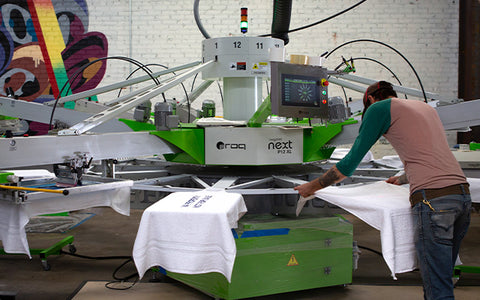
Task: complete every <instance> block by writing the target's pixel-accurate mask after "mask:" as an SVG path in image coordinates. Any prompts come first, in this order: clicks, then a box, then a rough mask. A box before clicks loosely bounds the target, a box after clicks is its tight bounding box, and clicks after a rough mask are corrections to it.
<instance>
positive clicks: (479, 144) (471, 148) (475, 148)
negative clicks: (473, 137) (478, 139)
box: [470, 142, 480, 151]
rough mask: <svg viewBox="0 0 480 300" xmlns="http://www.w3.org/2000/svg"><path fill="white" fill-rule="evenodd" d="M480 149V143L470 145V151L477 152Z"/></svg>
mask: <svg viewBox="0 0 480 300" xmlns="http://www.w3.org/2000/svg"><path fill="white" fill-rule="evenodd" d="M479 149H480V143H474V142H471V143H470V150H472V151H476V150H479Z"/></svg>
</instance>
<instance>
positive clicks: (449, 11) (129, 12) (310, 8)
mask: <svg viewBox="0 0 480 300" xmlns="http://www.w3.org/2000/svg"><path fill="white" fill-rule="evenodd" d="M87 2H88V8H89V16H90V18H89V22H90V25H89V28H88V30H89V31H100V32H102V33H104V34H105V35H106V36H107V38H108V42H109V55H110V56H113V55H123V56H128V57H131V58H134V59H137V60H139V61H141V62H142V63H144V64H147V63H156V64H163V65H166V66H168V67H173V66H178V65H182V64H186V63H189V62H193V61H197V60H200V58H201V41H202V40H203V38H204V37H203V36H202V34H201V33H200V31H199V30H198V28H197V26H196V24H195V20H194V16H193V3H194V1H193V0H176V1H166V0H143V1H139V0H130V1H129V0H108V1H107V0H95V1H94V0H88V1H87ZM357 2H358V1H354V0H322V1H307V0H294V1H293V9H292V20H291V24H290V29H293V28H297V27H300V26H303V25H306V24H310V23H313V22H316V21H318V20H321V19H323V18H326V17H328V16H330V15H332V14H335V13H337V12H339V11H341V10H343V9H345V8H347V7H350V6H352V5H354V4H355V3H357ZM241 7H248V12H249V32H248V35H252V36H255V35H260V34H264V33H269V32H270V28H271V20H272V13H273V12H272V9H273V1H258V0H256V1H253V0H244V1H239V0H229V1H226V0H222V1H220V0H203V1H200V6H199V11H200V17H201V20H202V23H203V25H204V27H205V29H206V30H207V32H208V33H209V34H210V36H211V37H222V36H228V35H238V34H240V30H239V23H240V8H241ZM130 8H131V9H130ZM458 21H459V1H458V0H453V1H452V0H442V1H438V0H385V1H383V0H368V1H366V2H364V3H363V4H361V5H360V6H358V7H357V8H355V9H354V10H351V11H349V12H348V13H346V14H343V15H341V16H339V17H337V18H335V19H332V20H330V21H328V22H325V23H322V24H320V25H317V26H315V27H313V28H310V29H306V30H303V31H299V32H295V33H291V34H290V35H289V37H290V43H289V44H288V45H287V46H286V51H287V54H308V55H319V54H321V53H323V52H325V51H330V50H332V49H334V48H335V47H336V46H338V45H340V44H342V43H344V42H347V41H351V40H354V39H375V40H379V41H381V42H384V43H387V44H389V45H391V46H392V47H394V48H396V49H397V50H398V51H400V52H401V53H402V54H403V55H404V56H406V57H407V58H408V60H409V61H410V62H411V63H412V64H413V66H414V67H415V69H416V71H417V73H418V74H419V76H420V78H421V80H422V82H423V85H424V87H425V89H426V90H427V91H430V92H434V93H440V94H444V95H448V96H451V97H455V96H456V95H457V76H458V71H457V70H458ZM130 47H131V48H130ZM342 55H343V56H344V57H346V58H350V57H352V56H353V57H369V58H373V59H376V60H379V61H381V62H382V63H383V64H385V65H387V66H388V67H389V68H390V69H392V71H393V72H395V73H396V74H397V76H398V77H399V78H400V80H401V81H402V83H403V85H404V86H408V87H413V88H417V89H419V88H420V86H419V84H418V82H417V79H416V78H415V76H414V74H413V72H412V70H411V69H410V67H409V66H408V65H407V63H406V62H405V61H404V60H403V59H402V58H401V57H400V56H399V55H398V54H396V53H395V52H394V51H392V50H390V49H388V48H386V47H383V46H380V45H378V44H374V43H355V44H351V45H348V46H345V47H343V48H342V49H341V50H338V51H336V52H335V53H333V54H332V55H331V56H330V57H329V59H328V60H327V62H326V64H325V66H327V67H328V68H330V69H333V68H335V67H336V66H337V65H338V64H340V63H341V56H342ZM355 66H356V68H357V72H356V75H359V76H365V77H369V78H372V79H377V80H388V81H391V82H393V83H395V80H394V79H393V78H392V76H391V75H390V73H389V72H388V71H386V70H385V69H384V68H383V67H381V66H380V65H378V64H375V63H372V62H368V61H360V60H359V61H357V62H356V63H355ZM131 68H133V69H135V67H131V66H129V65H128V64H127V63H125V62H120V61H112V62H110V63H109V65H108V69H107V74H106V76H105V78H104V80H103V81H102V83H101V85H105V84H109V83H112V82H116V81H120V80H123V79H124V78H125V77H126V76H128V74H129V73H130V71H131V70H132V69H131ZM152 69H153V70H155V71H157V70H161V68H159V67H152ZM137 74H140V72H138V73H137ZM190 84H191V81H190V82H187V84H186V87H187V89H190ZM196 84H198V82H197V83H196ZM112 95H113V94H112V93H110V94H105V95H103V96H100V97H99V99H100V101H106V100H110V99H111V98H112V97H113V96H112ZM166 95H167V97H169V98H171V97H176V98H177V99H178V98H182V97H183V90H181V89H180V88H174V89H172V90H170V91H168V92H167V93H166ZM329 95H330V96H332V95H341V96H343V92H341V91H340V90H339V89H338V88H334V87H332V88H331V89H330V93H329ZM348 96H349V97H353V98H359V97H361V95H360V94H358V93H355V92H348ZM204 98H210V99H212V98H214V100H215V101H216V102H218V103H220V97H219V95H218V87H217V85H216V84H214V85H212V86H211V87H210V88H209V89H208V90H207V93H206V94H205V97H204ZM200 101H201V99H200V100H199V101H198V104H200ZM198 104H197V106H196V107H198V106H199V105H198ZM194 107H195V105H194ZM217 111H220V112H221V108H219V107H218V106H217Z"/></svg>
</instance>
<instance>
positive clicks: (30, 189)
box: [0, 184, 68, 196]
mask: <svg viewBox="0 0 480 300" xmlns="http://www.w3.org/2000/svg"><path fill="white" fill-rule="evenodd" d="M0 188H2V189H7V190H19V191H33V192H46V193H55V194H64V195H65V196H66V195H68V190H49V189H40V188H29V187H23V186H10V185H1V184H0Z"/></svg>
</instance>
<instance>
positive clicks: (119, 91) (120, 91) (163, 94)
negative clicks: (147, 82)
mask: <svg viewBox="0 0 480 300" xmlns="http://www.w3.org/2000/svg"><path fill="white" fill-rule="evenodd" d="M144 66H145V67H148V66H158V67H162V68H165V69H168V67H167V66H164V65H162V64H146V65H144ZM141 69H142V68H140V67H139V68H136V69H135V70H133V71H132V72H131V73H130V74H128V76H127V78H125V80H128V79H130V77H132V75H133V74H135V73H136V72H137V71H138V70H141ZM150 73H152V72H151V71H150ZM173 74H174V75H175V73H173ZM158 84H160V82H159V83H158ZM158 84H157V85H158ZM121 93H122V89H121V88H120V89H119V90H118V95H117V98H119V97H120V94H121ZM162 96H163V100H164V101H165V102H166V101H167V99H165V93H162Z"/></svg>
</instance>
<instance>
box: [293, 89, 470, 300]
mask: <svg viewBox="0 0 480 300" xmlns="http://www.w3.org/2000/svg"><path fill="white" fill-rule="evenodd" d="M363 104H364V110H363V116H362V125H361V126H360V130H359V134H358V136H357V138H356V140H355V142H354V144H353V146H352V148H351V149H350V152H349V153H348V154H347V155H346V156H345V157H344V158H343V159H342V160H341V161H339V162H338V163H337V164H336V165H335V166H333V167H332V168H330V169H329V170H328V171H327V172H326V173H325V174H323V175H322V176H320V177H319V178H316V179H314V180H312V181H310V182H308V183H305V184H303V185H300V186H297V187H295V190H297V191H298V192H299V193H300V195H301V196H304V197H308V196H311V195H313V194H314V193H315V191H317V190H320V189H322V188H325V187H327V186H330V185H331V184H334V183H337V182H340V181H342V180H343V179H344V178H345V177H347V176H350V175H352V174H353V172H354V171H355V169H356V168H357V166H358V165H359V163H360V161H361V160H362V158H363V157H364V155H365V154H366V153H367V151H368V150H369V149H370V148H371V147H372V146H373V144H374V143H375V142H376V141H377V140H378V139H379V138H380V137H381V136H382V135H383V136H385V138H386V139H387V140H388V141H389V142H390V144H391V145H392V146H393V148H394V149H395V150H396V152H397V153H398V155H399V157H400V159H401V161H402V162H403V164H404V169H405V174H404V175H402V176H393V177H390V178H389V179H388V180H387V182H388V183H392V184H397V185H399V184H404V183H409V184H410V204H411V206H412V210H413V211H412V212H413V217H414V224H415V226H416V227H415V247H416V251H417V258H418V263H419V268H420V272H421V275H422V280H423V291H424V298H425V299H436V300H438V299H454V295H453V282H452V274H453V268H454V267H455V262H456V259H457V256H458V252H459V249H460V243H461V241H462V239H463V238H464V236H465V234H466V232H467V229H468V226H469V224H470V209H471V205H472V202H471V198H470V191H469V188H468V187H469V185H468V183H467V180H466V178H465V175H464V174H463V171H462V169H461V168H460V165H459V164H458V162H457V160H456V159H455V157H454V156H453V154H452V153H451V151H450V148H449V146H448V143H447V139H446V136H445V132H444V128H443V125H442V123H441V121H440V118H439V117H438V115H437V112H436V111H435V109H434V108H432V107H431V106H430V105H428V104H426V103H425V102H422V101H415V100H406V99H399V98H397V93H396V92H395V91H394V90H393V87H392V85H391V84H390V83H388V82H386V81H379V82H377V83H374V84H372V85H371V86H369V87H368V88H367V91H366V92H365V95H364V97H363Z"/></svg>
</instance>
